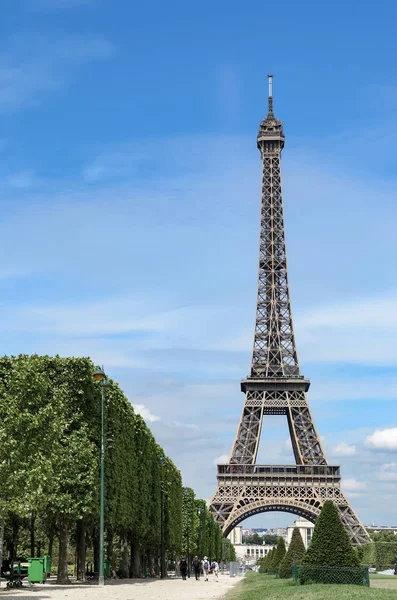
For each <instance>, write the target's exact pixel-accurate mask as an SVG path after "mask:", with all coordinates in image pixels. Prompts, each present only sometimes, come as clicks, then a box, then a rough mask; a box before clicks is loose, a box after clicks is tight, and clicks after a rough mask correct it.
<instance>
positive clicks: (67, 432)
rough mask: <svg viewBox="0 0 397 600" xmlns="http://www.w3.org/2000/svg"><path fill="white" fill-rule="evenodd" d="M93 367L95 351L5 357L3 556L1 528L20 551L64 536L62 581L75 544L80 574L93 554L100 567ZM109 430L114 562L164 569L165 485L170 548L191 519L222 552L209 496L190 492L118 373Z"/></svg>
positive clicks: (0, 397) (131, 572) (109, 543)
mask: <svg viewBox="0 0 397 600" xmlns="http://www.w3.org/2000/svg"><path fill="white" fill-rule="evenodd" d="M93 371H94V365H93V363H92V362H91V361H90V360H89V359H88V358H60V357H49V356H37V355H32V356H27V355H20V356H18V357H3V358H1V359H0V481H1V490H0V564H1V558H2V557H1V554H2V549H3V536H4V541H5V551H6V554H8V556H9V557H13V558H15V557H17V556H18V555H20V554H22V552H23V553H25V555H26V554H30V555H31V556H35V555H39V554H40V553H44V552H48V553H49V554H50V555H55V554H56V552H55V551H54V540H55V539H56V538H57V539H58V540H59V550H58V557H57V558H58V581H59V582H60V583H66V582H68V563H69V562H70V558H71V553H73V552H74V553H75V558H76V566H77V576H78V578H79V579H83V578H84V571H85V565H86V562H87V560H88V559H89V560H92V562H93V568H94V571H97V570H98V563H99V540H98V538H99V532H98V521H99V441H100V391H101V390H100V384H99V383H97V382H94V380H93V377H92V375H93ZM105 431H106V464H105V509H106V514H105V524H106V558H107V559H108V560H109V562H110V565H111V570H112V572H113V573H117V574H119V575H120V576H124V577H127V576H140V575H142V573H148V574H155V573H157V572H158V568H159V560H158V559H159V547H160V535H161V533H160V532H161V493H162V492H161V490H162V489H163V491H164V512H163V516H164V540H165V544H164V545H165V550H166V553H167V555H168V556H169V557H176V556H177V555H178V553H181V552H182V551H186V549H185V546H184V545H185V544H186V540H187V535H188V529H189V528H190V532H191V536H192V537H191V540H192V542H193V543H194V544H196V545H195V546H194V545H193V547H194V549H195V550H196V549H197V551H198V552H199V551H200V550H202V551H205V552H206V554H207V555H208V556H210V555H211V556H212V557H214V558H215V557H216V558H218V559H221V558H222V547H223V549H224V552H226V547H225V544H224V543H223V546H222V536H221V531H220V528H219V526H218V524H217V523H216V522H215V521H214V519H213V517H212V515H210V514H209V512H208V509H207V508H206V506H205V502H204V501H200V500H196V499H195V498H194V493H193V491H192V490H189V489H188V490H187V491H185V493H184V490H183V488H182V481H181V475H180V472H179V470H178V469H177V468H176V467H175V465H174V464H173V462H172V461H171V459H169V458H167V457H165V454H164V451H163V449H162V448H161V447H160V446H159V445H158V444H157V442H156V440H155V439H154V437H153V435H152V433H151V431H150V430H149V429H148V427H147V426H146V424H145V422H144V420H143V419H142V418H141V417H140V416H139V415H137V414H136V413H135V412H134V410H133V408H132V406H131V404H130V403H129V402H128V400H127V398H126V397H125V395H124V394H123V392H122V391H121V390H120V388H119V387H118V385H117V383H115V382H114V381H112V380H110V387H109V388H107V389H106V401H105ZM188 499H190V500H188ZM200 507H201V508H202V510H201V511H199V510H198V508H200ZM200 536H201V537H200ZM20 541H22V544H23V545H22V546H21V545H18V544H19V542H20ZM26 546H29V547H28V548H27V547H26ZM200 553H202V552H200ZM72 556H73V555H72ZM225 558H226V557H225Z"/></svg>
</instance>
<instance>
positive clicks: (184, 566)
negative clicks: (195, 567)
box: [179, 556, 187, 580]
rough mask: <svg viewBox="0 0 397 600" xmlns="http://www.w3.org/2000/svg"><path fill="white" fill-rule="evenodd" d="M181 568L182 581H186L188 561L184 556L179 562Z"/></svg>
mask: <svg viewBox="0 0 397 600" xmlns="http://www.w3.org/2000/svg"><path fill="white" fill-rule="evenodd" d="M179 568H180V570H181V575H182V579H183V580H185V579H186V574H187V561H186V558H185V557H184V556H182V558H181V560H180V561H179Z"/></svg>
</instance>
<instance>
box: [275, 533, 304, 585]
mask: <svg viewBox="0 0 397 600" xmlns="http://www.w3.org/2000/svg"><path fill="white" fill-rule="evenodd" d="M304 554H305V545H304V543H303V540H302V536H301V534H300V531H299V529H298V528H297V527H294V531H293V532H292V538H291V543H290V545H289V547H288V550H287V553H286V555H285V556H284V558H283V560H282V561H281V563H280V570H279V572H278V575H279V577H280V578H281V579H289V578H290V577H292V565H300V564H301V562H302V559H303V555H304Z"/></svg>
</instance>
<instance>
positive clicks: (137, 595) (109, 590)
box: [0, 575, 240, 600]
mask: <svg viewBox="0 0 397 600" xmlns="http://www.w3.org/2000/svg"><path fill="white" fill-rule="evenodd" d="M239 580H240V578H239V577H235V578H231V577H229V576H228V575H220V576H219V582H218V583H217V582H216V581H214V579H213V578H212V577H210V580H209V581H208V582H207V581H204V579H203V578H201V579H200V581H196V580H195V578H194V577H192V578H190V579H187V580H186V581H182V579H167V580H165V581H161V580H159V579H155V580H153V579H146V580H145V579H144V580H142V579H124V580H119V581H110V582H109V583H107V584H106V585H105V587H98V585H88V584H87V585H84V584H77V583H76V584H72V585H70V586H58V585H56V584H52V583H51V582H47V583H46V584H45V585H40V584H36V585H29V584H26V587H25V586H24V587H23V588H22V589H20V590H12V591H11V590H5V589H4V587H3V586H2V588H1V589H0V598H3V597H4V598H7V600H11V599H15V600H18V599H19V598H20V599H21V600H22V598H24V599H25V600H64V599H65V598H67V599H68V600H209V599H213V598H218V599H219V600H220V599H221V598H223V597H224V596H225V595H226V593H227V591H228V590H229V589H230V588H232V587H233V586H234V585H235V584H236V583H237V581H239Z"/></svg>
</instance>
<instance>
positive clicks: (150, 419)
mask: <svg viewBox="0 0 397 600" xmlns="http://www.w3.org/2000/svg"><path fill="white" fill-rule="evenodd" d="M132 406H133V408H134V410H135V412H136V413H138V415H141V417H142V418H143V419H144V420H145V421H146V422H147V423H154V422H155V421H159V420H160V417H157V416H156V415H154V414H153V413H151V412H150V410H149V409H148V408H147V406H145V405H144V404H133V405H132Z"/></svg>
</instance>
